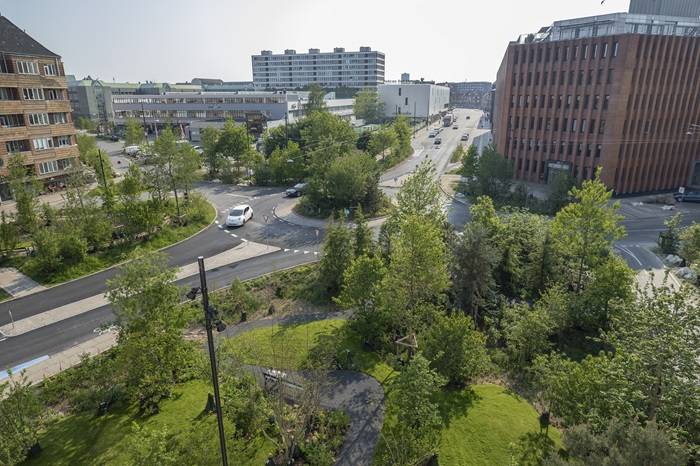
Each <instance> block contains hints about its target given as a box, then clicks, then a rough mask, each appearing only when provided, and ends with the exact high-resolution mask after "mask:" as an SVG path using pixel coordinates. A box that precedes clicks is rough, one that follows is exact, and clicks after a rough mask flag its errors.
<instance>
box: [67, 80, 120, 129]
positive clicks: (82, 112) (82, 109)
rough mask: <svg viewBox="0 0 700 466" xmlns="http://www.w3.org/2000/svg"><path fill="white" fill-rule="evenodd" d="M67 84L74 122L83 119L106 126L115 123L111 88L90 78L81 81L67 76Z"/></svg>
mask: <svg viewBox="0 0 700 466" xmlns="http://www.w3.org/2000/svg"><path fill="white" fill-rule="evenodd" d="M67 82H68V98H69V99H70V106H71V108H72V110H73V120H77V119H78V118H81V117H82V118H88V119H90V120H92V121H95V122H98V123H100V124H104V125H107V124H108V123H111V122H113V121H114V111H113V110H112V89H111V88H110V87H109V86H105V85H104V84H103V83H102V81H100V80H97V79H92V78H91V77H90V76H88V77H87V78H85V79H80V80H76V79H75V78H74V77H73V76H67Z"/></svg>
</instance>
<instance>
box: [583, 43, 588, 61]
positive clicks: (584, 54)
mask: <svg viewBox="0 0 700 466" xmlns="http://www.w3.org/2000/svg"><path fill="white" fill-rule="evenodd" d="M583 59H584V60H588V44H586V45H584V46H583Z"/></svg>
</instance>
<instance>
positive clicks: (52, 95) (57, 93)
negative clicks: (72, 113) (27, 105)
mask: <svg viewBox="0 0 700 466" xmlns="http://www.w3.org/2000/svg"><path fill="white" fill-rule="evenodd" d="M46 100H63V90H61V89H46Z"/></svg>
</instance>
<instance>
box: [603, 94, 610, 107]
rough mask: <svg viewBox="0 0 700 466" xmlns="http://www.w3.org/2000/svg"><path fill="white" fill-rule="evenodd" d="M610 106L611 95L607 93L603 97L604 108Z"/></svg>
mask: <svg viewBox="0 0 700 466" xmlns="http://www.w3.org/2000/svg"><path fill="white" fill-rule="evenodd" d="M609 106H610V96H609V95H606V96H605V97H603V110H607V109H608V107H609Z"/></svg>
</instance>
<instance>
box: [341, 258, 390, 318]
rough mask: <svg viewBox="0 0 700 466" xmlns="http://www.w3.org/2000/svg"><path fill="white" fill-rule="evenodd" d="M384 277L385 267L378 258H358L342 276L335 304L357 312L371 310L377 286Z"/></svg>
mask: <svg viewBox="0 0 700 466" xmlns="http://www.w3.org/2000/svg"><path fill="white" fill-rule="evenodd" d="M385 276H386V267H385V266H384V262H382V260H381V259H380V258H379V257H375V256H367V255H362V256H358V257H357V258H355V259H354V260H353V261H352V263H351V264H350V266H349V267H348V268H347V269H346V270H345V273H344V274H343V290H342V292H341V293H340V296H338V298H337V299H336V302H337V303H338V304H339V305H340V306H342V307H345V308H354V309H357V310H362V309H364V308H365V307H368V306H369V307H372V308H373V305H374V302H375V300H376V296H377V291H378V288H379V284H380V283H381V281H382V279H383V278H384V277H385Z"/></svg>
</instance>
